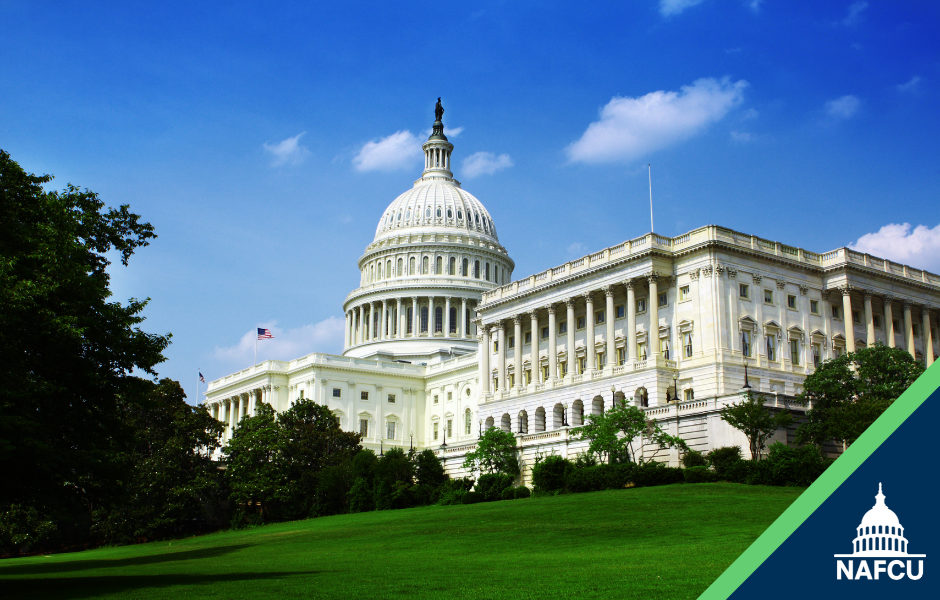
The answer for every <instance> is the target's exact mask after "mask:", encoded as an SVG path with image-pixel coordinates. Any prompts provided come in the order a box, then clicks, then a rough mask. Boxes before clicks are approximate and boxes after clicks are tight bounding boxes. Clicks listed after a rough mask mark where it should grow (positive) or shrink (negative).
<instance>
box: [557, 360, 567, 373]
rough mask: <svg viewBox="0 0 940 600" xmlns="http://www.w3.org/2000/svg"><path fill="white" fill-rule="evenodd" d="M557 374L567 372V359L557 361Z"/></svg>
mask: <svg viewBox="0 0 940 600" xmlns="http://www.w3.org/2000/svg"><path fill="white" fill-rule="evenodd" d="M558 374H559V375H560V376H562V377H564V376H565V375H567V374H568V361H567V360H563V361H560V362H559V363H558Z"/></svg>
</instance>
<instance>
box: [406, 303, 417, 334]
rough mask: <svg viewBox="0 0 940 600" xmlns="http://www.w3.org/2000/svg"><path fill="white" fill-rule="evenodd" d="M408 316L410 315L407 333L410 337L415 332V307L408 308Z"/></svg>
mask: <svg viewBox="0 0 940 600" xmlns="http://www.w3.org/2000/svg"><path fill="white" fill-rule="evenodd" d="M407 314H408V323H407V325H408V327H407V331H406V333H407V334H408V335H411V332H412V331H414V317H415V310H414V307H413V306H409V307H408V311H407Z"/></svg>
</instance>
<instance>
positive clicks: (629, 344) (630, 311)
mask: <svg viewBox="0 0 940 600" xmlns="http://www.w3.org/2000/svg"><path fill="white" fill-rule="evenodd" d="M623 285H624V287H626V288H627V336H626V337H627V339H626V340H624V344H623V348H624V350H626V354H627V356H626V359H627V361H628V362H629V361H630V360H631V359H633V358H638V357H636V356H633V354H634V353H635V352H636V290H634V283H633V280H632V279H630V280H627V281H624V282H623Z"/></svg>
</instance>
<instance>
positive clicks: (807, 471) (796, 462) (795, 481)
mask: <svg viewBox="0 0 940 600" xmlns="http://www.w3.org/2000/svg"><path fill="white" fill-rule="evenodd" d="M760 462H761V463H763V464H765V465H766V467H765V469H766V472H764V473H761V476H762V479H763V480H762V481H761V483H764V484H765V485H781V486H795V487H808V486H809V485H810V484H812V483H813V482H814V481H816V478H818V477H819V476H820V475H822V474H823V471H825V470H826V468H827V467H828V466H829V465H830V464H832V461H828V460H826V459H824V458H823V457H822V454H820V452H819V449H818V448H816V446H813V445H807V446H803V447H801V448H791V447H790V446H787V445H786V444H781V443H780V442H777V443H775V444H773V445H771V446H770V453H769V454H768V456H767V458H766V459H765V460H762V461H760Z"/></svg>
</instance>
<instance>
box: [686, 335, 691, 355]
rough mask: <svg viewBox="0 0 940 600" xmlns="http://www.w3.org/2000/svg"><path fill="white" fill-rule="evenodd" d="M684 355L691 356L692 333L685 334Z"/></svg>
mask: <svg viewBox="0 0 940 600" xmlns="http://www.w3.org/2000/svg"><path fill="white" fill-rule="evenodd" d="M684 337H685V357H686V358H692V334H691V333H687V334H685V336H684Z"/></svg>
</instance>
